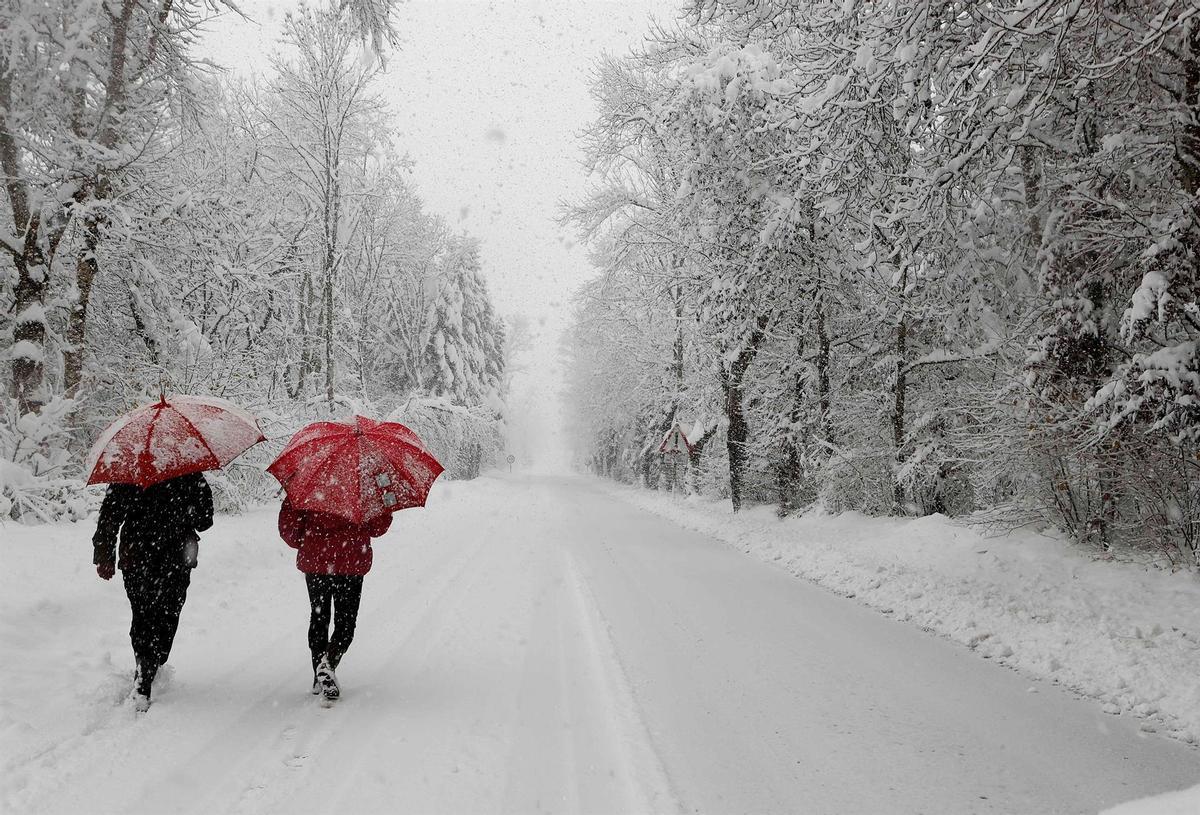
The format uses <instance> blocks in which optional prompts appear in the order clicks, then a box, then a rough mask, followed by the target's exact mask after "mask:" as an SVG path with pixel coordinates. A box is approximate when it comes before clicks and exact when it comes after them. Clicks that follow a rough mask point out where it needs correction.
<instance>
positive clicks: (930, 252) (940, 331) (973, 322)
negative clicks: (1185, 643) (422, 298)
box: [565, 0, 1200, 569]
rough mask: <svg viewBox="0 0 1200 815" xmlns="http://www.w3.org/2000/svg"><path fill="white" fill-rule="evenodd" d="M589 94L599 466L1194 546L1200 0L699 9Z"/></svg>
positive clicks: (1113, 550)
mask: <svg viewBox="0 0 1200 815" xmlns="http://www.w3.org/2000/svg"><path fill="white" fill-rule="evenodd" d="M592 93H593V95H594V98H595V100H596V103H597V107H598V116H597V118H596V120H595V122H594V123H593V124H592V126H591V127H590V128H589V129H588V131H587V132H586V133H585V134H584V137H583V144H584V148H585V150H586V153H587V159H588V170H589V171H590V172H592V173H593V179H594V184H593V186H592V188H591V191H590V193H588V194H587V195H586V196H585V197H584V198H582V199H581V200H577V201H572V202H570V204H569V207H568V210H567V213H566V216H565V217H566V218H567V220H569V222H571V223H572V224H574V225H575V226H576V228H577V229H578V230H579V231H580V232H581V233H582V234H583V235H584V236H585V237H586V238H587V239H588V240H589V241H590V246H591V249H592V252H593V254H594V257H595V262H596V264H597V266H598V267H599V268H600V270H601V274H600V275H599V276H598V277H597V278H596V279H595V280H593V281H591V282H589V283H588V284H587V285H586V286H585V287H584V289H583V291H582V292H581V294H580V296H579V298H578V301H577V304H576V315H575V320H574V324H573V327H572V329H571V331H570V334H569V336H568V338H567V339H566V342H565V353H566V354H567V356H568V358H569V360H570V362H571V381H570V385H569V391H570V408H571V414H572V427H573V431H572V433H573V436H574V438H575V439H576V441H577V444H578V445H579V447H580V449H581V450H582V453H581V454H580V456H579V458H580V463H581V464H585V465H586V466H587V467H588V468H589V469H590V470H591V471H593V472H597V473H601V474H604V475H606V476H611V477H612V478H615V479H618V480H620V481H624V482H629V483H637V484H641V485H643V486H645V487H647V488H652V489H654V488H657V489H668V488H678V489H680V490H685V491H688V492H693V493H695V492H699V493H705V494H710V495H720V496H726V497H728V499H729V500H730V501H731V502H732V506H733V508H734V510H735V511H736V510H737V509H738V508H740V507H743V506H745V505H746V504H748V503H764V502H767V503H772V504H775V505H776V506H777V507H778V512H779V513H780V514H781V515H786V514H789V513H799V512H802V511H806V510H810V509H816V510H820V511H826V512H842V511H847V510H857V511H860V512H863V513H868V514H894V515H927V514H932V513H943V514H946V515H951V516H961V517H963V518H966V519H968V520H972V521H980V522H984V523H987V524H989V525H992V526H993V527H999V528H1009V529H1012V528H1017V527H1021V526H1026V525H1036V526H1041V527H1054V528H1057V529H1060V530H1063V531H1065V532H1066V533H1067V534H1069V535H1070V536H1071V537H1073V538H1074V539H1075V540H1077V541H1078V542H1079V543H1080V545H1082V546H1084V547H1088V548H1090V549H1093V550H1094V551H1096V552H1097V553H1099V554H1101V555H1102V556H1111V557H1119V556H1123V555H1131V556H1133V555H1139V556H1142V557H1145V556H1150V557H1151V558H1152V559H1157V560H1159V562H1162V563H1167V564H1170V565H1171V566H1172V567H1175V568H1185V569H1188V568H1190V569H1195V568H1197V566H1198V565H1200V563H1198V560H1197V558H1198V557H1200V540H1198V533H1200V528H1198V526H1197V522H1198V521H1200V483H1198V481H1197V478H1198V476H1200V447H1198V446H1197V443H1198V442H1200V401H1198V398H1200V357H1198V354H1197V339H1198V338H1200V303H1198V302H1197V301H1198V297H1200V288H1198V286H1200V276H1198V269H1197V263H1198V260H1200V254H1198V253H1200V199H1198V198H1197V193H1198V191H1200V6H1197V4H1196V3H1195V2H1191V1H1190V0H1071V2H1061V0H997V2H991V3H975V2H944V3H932V4H931V3H927V2H917V1H916V0H898V1H897V2H888V3H876V2H864V1H856V0H849V2H846V0H692V2H689V3H688V4H687V5H686V6H685V7H684V8H683V10H682V11H681V14H680V17H679V19H678V20H677V21H671V22H669V23H662V24H658V25H654V26H652V27H651V28H650V29H649V30H648V31H647V32H646V39H645V43H644V45H643V46H642V47H641V48H639V49H637V50H636V51H635V52H634V53H632V54H630V55H628V56H623V57H617V56H614V57H608V58H605V59H603V60H602V61H601V62H600V63H599V64H598V66H597V67H596V69H595V71H594V74H593V77H592ZM673 429H678V430H680V431H682V432H683V433H685V434H686V436H687V439H688V445H687V449H683V450H680V451H679V452H667V453H660V446H662V445H661V443H662V442H663V440H664V438H666V437H667V435H668V434H669V433H671V432H672V430H673Z"/></svg>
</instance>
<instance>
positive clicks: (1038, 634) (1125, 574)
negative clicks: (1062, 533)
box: [610, 487, 1200, 813]
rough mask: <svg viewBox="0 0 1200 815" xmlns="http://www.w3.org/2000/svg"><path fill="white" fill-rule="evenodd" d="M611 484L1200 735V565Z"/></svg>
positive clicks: (943, 523)
mask: <svg viewBox="0 0 1200 815" xmlns="http://www.w3.org/2000/svg"><path fill="white" fill-rule="evenodd" d="M610 490H611V491H612V492H613V493H614V494H616V495H619V496H620V497H622V498H624V499H625V500H627V501H629V502H630V503H633V504H634V505H636V506H638V507H640V508H643V509H647V510H650V511H652V512H655V513H657V514H660V515H663V516H665V517H667V518H670V519H672V520H674V521H675V522H677V523H679V524H681V525H683V526H685V527H687V528H689V529H694V530H697V531H700V532H703V533H704V534H706V535H710V536H712V537H715V538H717V539H719V540H723V541H725V542H727V543H730V544H732V545H734V546H736V547H737V548H739V549H741V550H742V551H744V552H746V553H748V554H751V555H753V556H755V557H757V558H759V559H761V560H765V561H768V562H770V563H775V564H778V565H779V566H782V567H783V568H785V569H787V570H788V571H789V572H791V573H792V574H794V575H796V576H798V577H802V578H806V579H808V580H812V581H813V582H815V583H818V584H820V585H822V586H824V587H826V588H828V589H832V590H833V591H835V592H837V593H839V594H841V595H843V596H846V597H853V598H856V599H858V600H859V601H861V602H863V603H866V604H867V605H869V606H871V607H873V608H876V609H880V610H883V611H885V612H886V613H888V614H890V615H894V616H895V617H896V618H897V619H901V620H905V621H907V622H911V623H914V624H916V625H919V626H922V627H924V628H927V629H929V630H931V631H934V632H936V633H938V634H943V635H945V636H947V637H949V638H951V639H953V640H954V641H956V642H959V643H962V644H963V645H966V646H967V647H968V648H970V649H972V650H973V651H975V652H976V653H977V654H979V655H980V656H983V657H985V658H987V659H993V660H995V661H997V662H1002V663H1004V664H1006V665H1009V666H1011V667H1014V668H1016V669H1018V670H1020V671H1021V672H1022V673H1025V674H1026V675H1029V676H1035V677H1038V678H1042V679H1049V680H1052V681H1054V682H1058V683H1060V684H1063V685H1065V686H1067V687H1069V688H1071V689H1073V690H1075V691H1077V692H1079V693H1082V694H1084V695H1086V696H1090V697H1093V698H1095V699H1097V700H1099V701H1100V702H1101V704H1102V709H1103V710H1104V711H1105V712H1107V713H1110V714H1113V715H1118V714H1134V715H1136V716H1138V717H1140V718H1141V719H1142V722H1141V728H1142V729H1143V730H1145V731H1147V732H1155V731H1159V732H1163V733H1167V734H1169V735H1172V736H1174V737H1176V738H1179V739H1180V740H1182V741H1184V742H1188V743H1191V744H1200V579H1198V576H1197V575H1195V574H1186V573H1177V574H1171V573H1169V572H1164V571H1161V570H1158V569H1152V568H1145V567H1142V566H1138V565H1136V564H1130V563H1117V562H1106V561H1100V560H1096V559H1094V558H1091V557H1088V556H1087V555H1086V554H1085V553H1083V552H1081V551H1080V550H1079V549H1078V548H1076V547H1072V546H1071V545H1069V544H1068V543H1066V542H1065V541H1063V540H1061V539H1058V538H1051V537H1047V536H1045V535H1041V534H1038V533H1036V532H1018V533H1013V534H1010V535H1004V536H986V535H984V534H982V533H980V532H978V531H976V530H974V529H971V528H967V527H964V526H962V525H958V524H955V523H954V522H953V521H950V520H949V519H947V518H944V517H942V516H931V517H926V518H915V519H894V518H868V517H865V516H862V515H858V514H855V513H848V514H845V515H841V516H808V517H798V518H789V519H787V520H783V521H781V520H780V519H778V518H777V517H776V516H775V514H774V512H773V511H772V510H771V508H769V507H756V508H753V509H750V510H748V511H745V512H742V513H740V514H738V515H735V514H734V513H733V512H732V511H731V510H730V508H729V502H728V501H717V500H709V499H700V498H686V499H685V498H682V497H681V496H676V495H670V494H664V493H654V492H647V491H645V490H635V489H629V488H620V487H610ZM1197 761H1198V762H1200V756H1198V757H1197ZM1198 777H1200V773H1198ZM1197 812H1198V813H1200V809H1198V810H1197Z"/></svg>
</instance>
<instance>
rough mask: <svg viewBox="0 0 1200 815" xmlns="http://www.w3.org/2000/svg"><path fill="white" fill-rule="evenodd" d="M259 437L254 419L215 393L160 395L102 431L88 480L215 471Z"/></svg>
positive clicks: (147, 480) (143, 481)
mask: <svg viewBox="0 0 1200 815" xmlns="http://www.w3.org/2000/svg"><path fill="white" fill-rule="evenodd" d="M260 441H266V436H264V435H263V432H262V429H261V428H260V427H259V426H258V420H257V419H255V418H254V416H253V414H251V413H249V412H248V411H245V410H242V409H241V408H240V407H238V406H237V405H235V404H233V403H232V402H230V401H228V400H226V399H220V398H218V397H216V396H180V395H176V396H163V397H162V398H160V399H159V400H158V401H157V402H155V403H154V404H150V405H143V406H142V407H140V408H137V409H136V410H134V411H132V412H130V413H127V414H125V415H124V416H122V417H121V418H119V419H117V420H116V421H115V422H113V423H112V424H110V425H109V426H108V428H107V429H106V430H105V431H104V432H103V433H101V434H100V438H98V439H97V440H96V443H95V444H94V445H92V451H91V452H90V453H88V457H87V459H86V461H85V462H84V467H85V472H87V474H88V480H87V483H89V484H137V485H138V486H139V487H149V486H150V485H151V484H157V483H158V482H159V481H166V480H167V479H169V478H176V477H178V476H181V475H187V474H188V473H198V472H203V471H205V470H217V469H220V468H221V467H224V466H225V465H226V464H228V463H229V462H231V461H233V460H234V459H235V458H237V457H238V456H240V455H241V454H242V453H244V452H246V450H248V449H250V448H251V447H253V446H254V445H256V444H258V443H259V442H260Z"/></svg>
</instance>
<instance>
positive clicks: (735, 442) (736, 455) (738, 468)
mask: <svg viewBox="0 0 1200 815" xmlns="http://www.w3.org/2000/svg"><path fill="white" fill-rule="evenodd" d="M767 321H768V318H767V316H766V315H760V316H759V317H758V318H757V320H755V323H754V328H753V329H751V331H750V336H749V337H748V338H747V340H746V344H745V346H743V348H742V350H741V352H740V353H739V354H738V355H737V358H736V359H734V361H733V364H732V365H730V366H729V370H728V371H726V370H725V368H724V367H723V366H722V368H721V385H722V388H723V389H724V391H725V416H726V418H727V419H728V421H729V429H728V432H727V433H726V439H725V447H726V450H727V451H728V454H729V498H730V501H731V502H732V503H733V511H734V512H738V511H739V510H741V508H742V486H743V482H744V479H745V475H746V464H747V462H748V461H749V453H748V451H747V450H746V443H747V441H748V440H749V437H750V427H749V425H748V424H747V423H746V416H745V414H744V413H743V412H742V394H743V386H744V379H745V376H746V371H747V369H749V367H750V363H752V362H754V357H755V356H756V355H757V354H758V347H759V345H761V344H762V341H763V336H764V334H765V332H766V328H767Z"/></svg>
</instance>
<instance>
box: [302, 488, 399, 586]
mask: <svg viewBox="0 0 1200 815" xmlns="http://www.w3.org/2000/svg"><path fill="white" fill-rule="evenodd" d="M391 525H392V516H391V515H384V516H383V517H382V518H377V519H375V520H373V521H368V522H367V523H365V524H361V525H360V524H356V523H352V522H350V521H347V520H345V519H344V518H339V517H337V516H336V515H329V514H327V513H324V512H308V511H306V510H302V509H296V508H295V507H293V506H292V505H291V504H289V503H287V502H286V501H285V502H284V504H283V506H281V507H280V508H279V537H281V538H283V540H284V542H285V543H286V544H287V545H288V546H290V547H292V548H293V549H298V550H299V551H298V552H296V568H297V569H299V570H300V571H302V572H304V573H305V574H353V575H364V574H366V573H367V572H369V571H371V560H372V558H373V553H372V552H371V538H378V537H379V536H380V535H382V534H383V533H384V532H387V531H388V527H390V526H391Z"/></svg>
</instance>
